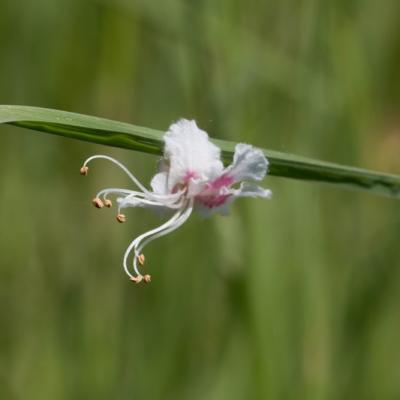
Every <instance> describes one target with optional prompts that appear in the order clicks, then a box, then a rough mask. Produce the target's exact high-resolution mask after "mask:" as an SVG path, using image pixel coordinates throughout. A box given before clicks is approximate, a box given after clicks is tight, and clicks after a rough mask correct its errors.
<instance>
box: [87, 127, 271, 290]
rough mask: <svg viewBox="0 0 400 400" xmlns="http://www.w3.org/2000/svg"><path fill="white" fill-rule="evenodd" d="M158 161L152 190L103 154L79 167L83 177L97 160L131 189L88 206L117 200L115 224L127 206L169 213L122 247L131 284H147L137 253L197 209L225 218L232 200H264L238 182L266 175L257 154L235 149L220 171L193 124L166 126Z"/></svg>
mask: <svg viewBox="0 0 400 400" xmlns="http://www.w3.org/2000/svg"><path fill="white" fill-rule="evenodd" d="M164 141H165V148H164V158H163V159H162V160H161V162H160V166H159V172H158V173H157V174H156V175H155V176H154V177H153V179H152V180H151V188H152V190H148V189H146V188H145V187H144V186H143V185H142V184H141V183H140V182H139V181H138V180H137V179H136V177H135V176H134V175H132V174H131V173H130V172H129V171H128V169H127V168H126V167H125V166H124V165H122V164H121V163H120V162H118V161H117V160H115V159H113V158H111V157H108V156H103V155H95V156H93V157H90V158H88V159H87V160H86V161H85V162H84V164H83V167H82V168H81V174H82V175H87V173H88V167H87V165H88V163H89V162H90V161H92V160H94V159H98V158H102V159H106V160H109V161H111V162H113V163H114V164H116V165H117V166H119V167H120V168H121V169H122V170H123V171H124V172H125V173H126V174H127V175H128V177H129V178H130V179H131V180H132V182H133V183H134V184H135V185H136V186H137V190H130V189H119V188H109V189H104V190H101V191H100V192H99V193H97V195H96V197H95V198H94V200H93V204H94V205H95V206H96V207H97V208H102V207H103V206H106V207H111V205H112V203H111V200H109V198H108V196H109V195H117V196H118V197H117V203H118V215H117V220H118V221H119V222H124V221H125V215H123V214H121V210H122V209H123V208H127V207H148V208H153V209H156V210H157V209H158V210H160V209H162V210H173V211H174V214H173V216H172V217H171V218H170V219H169V220H168V221H167V222H165V223H164V224H162V225H161V226H159V227H157V228H155V229H152V230H150V231H148V232H146V233H143V234H142V235H140V236H138V237H137V238H136V239H135V240H133V241H132V243H131V244H130V245H129V246H128V248H127V250H126V252H125V255H124V259H123V265H124V269H125V272H126V273H127V274H128V276H129V277H130V279H131V280H132V281H134V282H137V283H138V282H141V281H145V282H149V281H150V275H142V274H141V273H140V272H139V269H138V263H139V264H140V265H143V264H144V255H143V254H142V250H143V248H144V247H145V246H146V245H147V244H148V243H150V242H151V241H152V240H154V239H156V238H159V237H161V236H164V235H166V234H167V233H170V232H172V231H174V230H175V229H177V228H179V227H180V226H181V225H182V224H183V223H184V222H186V220H187V219H188V218H189V217H190V214H191V213H192V211H193V210H194V209H195V210H198V211H199V212H200V213H201V214H203V215H210V214H211V213H213V212H217V213H220V214H224V215H226V214H227V213H228V208H229V205H230V204H231V203H232V202H233V201H234V200H235V199H237V198H238V197H264V198H270V197H271V195H272V193H271V191H270V190H267V189H263V188H261V187H260V186H257V185H255V184H251V183H247V182H242V183H241V184H240V185H239V187H234V186H233V185H235V184H237V183H239V182H241V181H248V180H253V181H260V180H262V179H263V178H264V176H265V174H266V173H267V168H268V161H267V159H266V158H265V156H264V154H263V152H262V151H261V150H259V149H255V148H253V147H252V146H251V145H248V144H243V143H239V144H237V145H236V147H235V154H234V157H233V163H232V164H231V165H230V166H229V167H227V168H224V166H223V164H222V161H221V150H220V149H219V148H218V147H217V146H216V145H214V144H213V143H211V142H210V141H209V138H208V135H207V133H206V132H204V131H202V130H201V129H199V128H198V127H197V125H196V122H195V121H188V120H186V119H181V120H179V121H178V122H176V123H175V124H172V125H171V126H170V128H169V130H168V131H167V133H166V134H165V136H164ZM132 251H133V271H130V270H129V268H128V258H129V255H130V254H131V253H132Z"/></svg>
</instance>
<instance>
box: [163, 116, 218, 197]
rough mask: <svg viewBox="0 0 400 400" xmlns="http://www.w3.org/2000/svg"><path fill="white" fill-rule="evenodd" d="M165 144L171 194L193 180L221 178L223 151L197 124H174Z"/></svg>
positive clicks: (193, 122) (182, 121)
mask: <svg viewBox="0 0 400 400" xmlns="http://www.w3.org/2000/svg"><path fill="white" fill-rule="evenodd" d="M164 140H165V153H164V154H165V157H166V158H167V159H168V160H169V179H168V188H169V190H170V191H171V190H173V188H174V187H175V186H176V185H177V184H179V183H187V182H188V181H189V180H190V179H200V180H202V181H208V180H211V179H214V178H216V177H217V176H218V175H220V174H221V172H222V170H223V164H222V162H221V160H220V154H221V150H220V149H219V148H218V147H217V146H215V145H214V144H213V143H211V142H210V141H209V139H208V135H207V133H206V132H204V131H203V130H201V129H199V128H198V127H197V125H196V122H195V121H189V120H186V119H181V120H179V121H178V122H176V123H175V124H172V125H171V126H170V128H169V130H168V132H167V133H166V134H165V136H164Z"/></svg>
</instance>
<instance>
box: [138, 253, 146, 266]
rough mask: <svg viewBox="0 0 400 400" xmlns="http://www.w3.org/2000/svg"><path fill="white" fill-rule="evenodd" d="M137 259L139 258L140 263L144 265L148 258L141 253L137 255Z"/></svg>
mask: <svg viewBox="0 0 400 400" xmlns="http://www.w3.org/2000/svg"><path fill="white" fill-rule="evenodd" d="M137 259H138V261H139V264H140V265H142V266H143V265H144V262H145V260H146V258H145V256H144V254H139V255H138V257H137Z"/></svg>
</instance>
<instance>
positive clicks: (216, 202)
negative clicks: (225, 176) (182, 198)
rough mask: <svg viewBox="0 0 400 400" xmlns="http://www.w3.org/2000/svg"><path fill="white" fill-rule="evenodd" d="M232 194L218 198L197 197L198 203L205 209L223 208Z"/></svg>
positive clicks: (221, 195) (217, 196)
mask: <svg viewBox="0 0 400 400" xmlns="http://www.w3.org/2000/svg"><path fill="white" fill-rule="evenodd" d="M230 196H231V194H219V195H216V196H203V197H201V196H200V197H197V201H198V202H199V203H200V204H202V205H203V206H205V207H208V208H214V207H219V206H222V204H224V203H225V201H226V200H227V198H228V197H230Z"/></svg>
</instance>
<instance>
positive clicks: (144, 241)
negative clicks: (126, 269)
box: [135, 201, 193, 257]
mask: <svg viewBox="0 0 400 400" xmlns="http://www.w3.org/2000/svg"><path fill="white" fill-rule="evenodd" d="M192 203H193V202H192V201H191V202H190V204H189V206H188V207H187V208H186V209H185V210H183V212H182V214H181V216H180V217H179V222H178V221H176V222H175V224H174V225H172V226H170V227H168V228H166V229H164V230H162V231H160V232H157V233H155V234H152V235H146V237H142V238H141V240H140V242H141V244H140V245H139V241H138V243H137V245H136V248H135V252H136V255H137V257H139V255H140V253H141V252H142V250H143V248H144V247H145V246H147V245H148V244H149V243H150V242H152V241H153V240H155V239H158V238H159V237H161V236H165V235H167V234H168V233H171V232H173V231H174V230H175V229H178V228H179V227H180V226H182V225H183V224H184V223H185V222H186V221H187V219H188V218H189V217H190V215H191V213H192V211H193V204H192Z"/></svg>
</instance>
